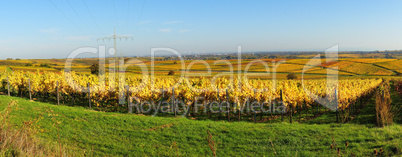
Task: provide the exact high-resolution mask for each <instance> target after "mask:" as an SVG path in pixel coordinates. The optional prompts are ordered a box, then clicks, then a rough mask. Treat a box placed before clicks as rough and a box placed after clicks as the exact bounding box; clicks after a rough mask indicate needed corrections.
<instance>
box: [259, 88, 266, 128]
mask: <svg viewBox="0 0 402 157" xmlns="http://www.w3.org/2000/svg"><path fill="white" fill-rule="evenodd" d="M265 92H266V91H265V89H264V93H265ZM263 110H264V103H262V104H261V112H260V113H261V114H260V119H261V121H262V116H263V113H264V112H262V111H263Z"/></svg>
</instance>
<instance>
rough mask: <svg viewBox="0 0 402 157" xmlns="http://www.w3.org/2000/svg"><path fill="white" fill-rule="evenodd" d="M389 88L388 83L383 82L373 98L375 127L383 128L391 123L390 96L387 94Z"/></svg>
mask: <svg viewBox="0 0 402 157" xmlns="http://www.w3.org/2000/svg"><path fill="white" fill-rule="evenodd" d="M389 90H390V86H389V84H388V82H384V83H383V84H382V85H381V86H379V87H378V90H377V93H376V98H375V101H376V103H375V111H376V118H377V119H376V120H377V126H379V127H383V126H386V125H390V124H392V122H393V116H394V115H393V113H392V109H391V96H390V94H389Z"/></svg>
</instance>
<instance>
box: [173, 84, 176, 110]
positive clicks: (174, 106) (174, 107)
mask: <svg viewBox="0 0 402 157" xmlns="http://www.w3.org/2000/svg"><path fill="white" fill-rule="evenodd" d="M174 99H175V97H174V87H172V105H173V107H172V108H173V112H174V116H175V117H176V104H175V100H174Z"/></svg>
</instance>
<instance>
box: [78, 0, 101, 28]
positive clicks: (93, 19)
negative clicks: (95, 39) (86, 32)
mask: <svg viewBox="0 0 402 157" xmlns="http://www.w3.org/2000/svg"><path fill="white" fill-rule="evenodd" d="M82 2H84V5H85V7H86V8H87V11H88V13H89V15H90V16H91V18H92V21H93V22H94V23H95V25H96V27H98V29H99V30H100V31H101V32H102V34H105V33H104V32H103V31H102V29H100V27H99V25H98V23H97V22H96V20H95V18H94V16H93V15H92V13H91V11H90V10H89V7H88V5H87V3H86V2H85V0H82Z"/></svg>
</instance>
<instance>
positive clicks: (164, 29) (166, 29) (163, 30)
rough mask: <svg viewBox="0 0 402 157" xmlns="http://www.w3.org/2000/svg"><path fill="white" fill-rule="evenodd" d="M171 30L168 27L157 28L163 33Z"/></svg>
mask: <svg viewBox="0 0 402 157" xmlns="http://www.w3.org/2000/svg"><path fill="white" fill-rule="evenodd" d="M171 31H172V29H170V28H163V29H159V32H163V33H169V32H171Z"/></svg>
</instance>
